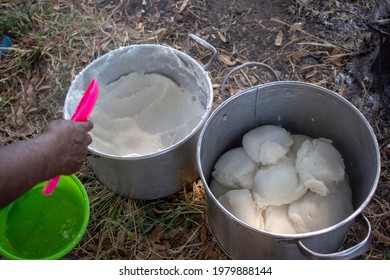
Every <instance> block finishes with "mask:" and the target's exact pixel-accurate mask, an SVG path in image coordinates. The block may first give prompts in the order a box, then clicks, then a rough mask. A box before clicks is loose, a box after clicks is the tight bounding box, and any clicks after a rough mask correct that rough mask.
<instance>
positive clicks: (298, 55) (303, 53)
mask: <svg viewBox="0 0 390 280" xmlns="http://www.w3.org/2000/svg"><path fill="white" fill-rule="evenodd" d="M308 54H309V52H308V51H307V50H305V49H300V50H298V51H296V52H294V53H293V54H292V55H291V59H292V61H294V62H298V61H299V60H300V59H301V58H302V57H305V56H307V55H308Z"/></svg>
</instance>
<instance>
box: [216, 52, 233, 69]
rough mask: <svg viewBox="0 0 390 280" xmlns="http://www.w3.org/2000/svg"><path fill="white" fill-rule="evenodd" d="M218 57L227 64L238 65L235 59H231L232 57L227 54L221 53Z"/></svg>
mask: <svg viewBox="0 0 390 280" xmlns="http://www.w3.org/2000/svg"><path fill="white" fill-rule="evenodd" d="M218 59H219V61H221V62H222V63H223V64H225V65H227V66H234V65H236V63H237V62H236V61H235V60H233V61H232V60H231V59H230V57H229V56H228V55H226V54H220V55H219V56H218Z"/></svg>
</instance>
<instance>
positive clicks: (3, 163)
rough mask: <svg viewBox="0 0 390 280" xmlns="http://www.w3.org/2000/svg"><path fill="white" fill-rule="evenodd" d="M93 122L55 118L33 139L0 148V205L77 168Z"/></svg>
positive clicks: (85, 153)
mask: <svg viewBox="0 0 390 280" xmlns="http://www.w3.org/2000/svg"><path fill="white" fill-rule="evenodd" d="M92 128H93V124H92V122H90V121H88V122H72V121H68V120H55V121H52V122H51V123H49V125H48V126H47V127H46V128H45V129H44V131H43V133H42V134H41V135H40V136H38V137H35V138H33V139H30V140H27V141H22V142H17V143H14V144H11V145H7V146H4V147H1V148H0V209H2V208H3V207H5V206H7V205H8V204H10V203H11V202H13V201H14V200H15V199H17V198H18V197H20V196H21V195H23V194H24V193H26V192H27V191H28V190H30V189H31V188H32V187H33V186H34V185H36V184H38V183H40V182H43V181H46V180H49V179H51V178H53V177H55V176H57V175H70V174H72V173H74V172H76V171H78V170H79V169H80V168H81V166H82V164H83V162H84V159H85V158H86V156H87V153H88V150H87V148H88V145H89V144H91V143H92V138H91V136H90V135H89V134H88V132H89V131H90V130H91V129H92Z"/></svg>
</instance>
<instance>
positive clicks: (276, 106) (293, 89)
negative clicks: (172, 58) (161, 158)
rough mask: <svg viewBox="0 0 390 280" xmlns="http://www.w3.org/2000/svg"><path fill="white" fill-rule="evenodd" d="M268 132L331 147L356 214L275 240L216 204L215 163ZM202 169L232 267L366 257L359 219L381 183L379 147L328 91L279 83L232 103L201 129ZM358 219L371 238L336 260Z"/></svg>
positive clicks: (216, 229)
mask: <svg viewBox="0 0 390 280" xmlns="http://www.w3.org/2000/svg"><path fill="white" fill-rule="evenodd" d="M225 80H226V79H225ZM265 124H273V125H280V126H282V127H284V128H285V129H287V130H288V131H290V132H291V133H299V134H305V135H308V136H311V137H314V138H317V137H325V138H329V139H332V140H333V143H334V145H335V147H336V148H337V149H338V150H339V151H340V152H341V154H342V156H343V158H344V161H345V165H346V172H347V174H348V176H349V178H350V185H351V188H352V192H353V206H354V212H353V214H351V215H350V216H349V217H347V218H345V219H344V220H343V221H341V222H339V223H338V224H336V225H334V226H332V227H329V228H326V229H323V230H319V231H315V232H309V233H304V234H273V233H269V232H266V231H263V230H260V229H256V228H253V227H251V226H248V225H247V224H245V223H243V222H241V221H240V220H238V219H237V218H235V217H234V216H232V215H231V214H230V213H229V212H228V211H227V210H226V209H225V208H224V207H223V206H222V205H221V204H220V203H219V201H218V200H217V198H216V196H214V194H213V193H212V192H211V190H210V187H209V183H210V178H211V172H212V170H213V166H214V164H215V162H216V160H217V159H218V158H219V157H220V156H221V155H222V154H223V153H224V152H226V151H228V150H230V149H232V148H234V147H238V146H241V145H242V144H241V140H242V137H243V135H244V134H245V133H246V132H248V131H249V130H251V129H253V128H255V127H258V126H261V125H265ZM197 163H198V168H199V172H200V176H201V179H202V181H203V183H204V186H205V189H206V204H207V218H208V223H209V226H210V228H211V231H212V233H213V234H214V236H215V238H216V240H217V241H218V243H219V244H220V246H221V247H222V248H223V250H224V251H225V252H226V253H227V254H228V255H229V256H230V257H232V258H233V259H305V258H314V259H351V258H354V257H357V256H359V255H361V254H362V253H363V252H364V251H365V250H367V248H368V246H369V244H370V241H371V227H370V223H369V221H368V220H367V219H366V218H365V217H364V216H363V215H362V214H361V213H362V211H363V209H364V208H365V207H366V205H367V204H368V203H369V201H370V199H371V198H372V196H373V194H374V192H375V189H376V186H377V183H378V180H379V175H380V155H379V147H378V144H377V140H376V137H375V134H374V133H373V131H372V129H371V127H370V125H369V123H368V122H367V120H366V119H365V118H364V116H363V115H362V114H361V113H360V112H359V111H358V110H357V109H356V108H355V107H354V106H353V105H352V104H350V103H349V102H348V101H347V100H346V99H344V98H343V97H341V96H339V95H338V94H336V93H334V92H332V91H330V90H327V89H325V88H322V87H319V86H315V85H312V84H308V83H303V82H289V81H276V82H271V83H267V84H263V85H260V86H256V87H251V88H249V89H246V90H244V91H242V92H240V93H238V94H236V95H234V96H233V97H230V98H229V99H227V100H226V101H225V102H224V103H222V104H221V105H220V106H219V107H218V108H217V109H216V110H215V111H214V112H213V113H212V114H211V116H210V117H209V119H208V120H207V122H206V123H205V125H204V127H203V129H202V132H201V135H200V138H199V142H198V147H197ZM357 217H358V219H356V220H357V221H359V222H361V223H362V225H363V226H364V227H365V228H366V230H367V236H366V237H365V238H364V240H363V241H361V242H360V243H359V244H357V245H355V246H354V247H352V248H349V249H347V250H345V251H342V252H337V250H339V248H340V247H341V245H342V243H343V241H344V239H345V238H346V236H347V232H348V230H349V229H350V227H351V225H352V224H353V223H354V221H355V218H357Z"/></svg>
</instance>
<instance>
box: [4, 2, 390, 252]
mask: <svg viewBox="0 0 390 280" xmlns="http://www.w3.org/2000/svg"><path fill="white" fill-rule="evenodd" d="M138 2H139V3H138ZM149 2H152V5H151V6H149V7H148V9H147V12H146V13H145V14H142V13H141V4H140V3H141V1H130V0H121V1H89V0H85V1H29V0H25V1H2V3H1V4H0V34H2V33H6V34H8V35H9V36H11V37H12V38H13V40H14V43H15V44H14V45H13V47H12V48H11V49H10V50H9V53H8V55H7V56H5V57H3V58H2V59H1V60H0V120H1V127H0V144H1V145H4V144H10V143H12V142H14V141H19V140H23V139H27V138H30V137H33V136H35V135H37V134H39V133H40V131H41V129H42V128H43V127H44V126H45V125H46V124H47V122H48V121H49V120H51V119H54V118H59V117H61V116H62V111H61V110H62V105H63V101H64V98H65V94H66V92H67V89H68V88H69V85H70V82H71V81H72V80H73V79H74V77H75V75H77V74H78V73H79V72H80V70H81V69H83V67H85V66H86V65H87V64H88V63H90V62H92V61H93V60H94V59H95V58H96V57H98V56H100V55H102V54H104V53H106V52H108V51H110V50H113V49H116V48H118V47H120V46H125V45H131V44H139V43H157V44H164V45H169V46H170V47H173V48H176V49H179V50H183V49H184V47H185V46H186V43H187V36H188V33H196V34H197V35H199V36H201V37H202V38H204V39H206V40H207V41H209V42H210V43H212V44H213V45H214V46H216V47H217V49H218V51H219V56H218V59H217V60H216V61H215V62H214V65H213V67H212V68H211V69H210V71H209V73H210V77H211V79H212V82H213V87H214V93H215V106H218V105H219V104H220V103H221V102H222V101H223V100H222V98H221V94H220V87H221V83H222V81H223V78H224V77H225V75H226V74H227V73H228V72H229V71H230V70H231V69H232V67H233V66H237V65H240V64H242V63H244V62H248V61H259V62H264V63H267V64H269V65H271V66H272V67H273V68H274V69H275V70H276V71H277V73H278V75H279V76H280V77H281V78H282V79H285V80H299V81H306V82H310V83H314V84H317V85H320V86H324V87H326V88H329V89H331V90H334V91H336V92H337V93H339V94H340V95H342V96H345V97H346V98H348V99H349V100H350V101H351V102H352V103H353V104H354V105H355V106H356V107H358V108H359V109H360V110H361V111H362V112H363V113H364V114H365V115H366V117H367V118H368V119H369V121H370V123H371V125H372V127H373V129H374V131H375V133H376V134H377V138H378V142H379V144H380V148H381V153H382V154H381V156H382V176H381V181H380V183H379V186H378V191H377V193H376V195H375V197H374V198H373V200H372V202H371V203H370V204H369V206H368V207H367V208H366V210H365V214H366V215H367V217H368V218H369V219H370V221H371V224H372V226H373V237H374V240H373V243H372V245H371V246H370V248H369V250H368V252H367V253H366V254H364V255H363V256H362V257H361V258H363V259H390V251H389V249H388V246H389V245H390V240H389V239H390V237H389V236H390V224H389V216H390V214H389V213H390V205H389V201H390V199H389V188H390V164H389V162H390V159H389V157H390V137H389V133H390V125H389V117H388V112H386V110H385V109H384V108H383V107H384V105H383V104H382V105H380V101H379V98H378V92H377V91H375V89H374V87H373V85H372V79H371V78H370V76H369V74H368V72H367V71H365V69H366V68H367V66H364V67H362V69H360V70H359V71H354V70H356V69H354V66H353V61H354V59H355V58H356V57H364V58H366V57H367V55H369V54H370V49H369V48H370V45H371V44H372V43H374V42H375V37H374V36H373V34H371V33H370V32H369V31H368V30H367V28H365V27H364V24H363V23H364V18H363V15H362V12H363V11H368V10H370V8H371V7H372V6H373V1H355V2H356V3H355V4H354V7H355V6H356V10H354V9H347V8H346V7H345V6H343V5H341V4H340V3H339V2H338V1H336V0H332V1H324V2H326V3H322V1H320V2H321V3H317V2H318V1H291V4H290V6H289V7H288V9H289V13H290V14H289V15H290V16H289V17H288V19H286V18H277V17H274V18H271V19H270V20H269V21H267V22H263V21H261V20H258V21H256V22H249V21H248V17H249V16H250V15H251V12H252V11H251V10H248V11H245V12H244V13H241V14H239V13H234V12H233V6H232V7H230V8H229V9H227V11H226V14H224V16H223V17H222V19H221V21H220V22H219V24H218V25H217V26H216V27H215V26H214V25H213V24H211V23H210V21H205V20H204V18H205V15H206V14H207V10H208V8H207V3H206V2H207V1H204V0H191V1H165V2H166V3H167V7H165V8H163V9H162V10H161V11H157V10H156V9H155V7H156V6H157V4H158V3H157V2H159V1H149ZM163 2H164V1H163ZM347 2H348V1H347ZM99 3H100V4H99ZM110 3H112V4H110ZM153 5H154V6H153ZM348 7H351V6H348ZM329 11H332V12H329ZM322 15H324V16H322ZM316 19H319V20H318V21H316ZM233 22H239V23H240V24H241V23H242V24H243V26H245V27H246V26H248V28H249V27H250V26H253V25H254V26H255V28H256V30H260V31H261V32H263V34H274V35H275V36H273V37H272V38H273V39H272V43H271V44H270V47H269V48H267V49H264V50H263V51H261V52H260V51H258V45H259V42H258V41H256V40H255V39H253V38H249V37H250V36H251V34H252V33H250V31H245V30H244V31H243V30H241V31H240V30H239V29H234V28H235V25H234V24H233ZM327 24H332V26H331V27H329V26H327ZM327 27H329V28H330V29H327ZM329 30H333V31H334V32H335V33H329ZM340 31H342V32H340ZM240 32H241V33H242V32H244V34H243V35H242V34H241V36H244V37H242V38H241V39H242V40H241V41H240V40H236V41H233V39H234V38H233V36H234V35H237V36H238V35H240V34H239V33H240ZM245 32H248V33H245ZM245 34H249V35H248V36H245ZM238 38H240V37H238ZM251 39H253V40H254V41H253V42H251ZM229 42H230V43H229ZM193 52H194V54H193V55H194V57H195V58H196V59H197V60H199V61H205V60H207V58H208V55H209V54H208V52H207V51H205V50H203V49H202V48H200V47H195V48H194V50H193ZM365 61H367V60H365ZM263 80H264V75H263V74H261V73H260V74H259V73H258V72H256V70H254V69H249V70H245V71H240V72H239V73H237V75H234V76H232V78H231V82H230V83H229V85H227V87H226V92H227V94H228V95H231V94H234V93H235V92H237V91H240V90H242V89H244V88H247V87H250V86H253V85H256V84H257V83H259V82H263ZM77 176H78V177H79V178H80V179H81V180H82V182H83V183H84V185H85V187H86V189H87V191H88V194H89V197H90V203H91V218H90V223H89V226H88V228H87V232H86V234H85V236H84V237H83V239H82V241H81V242H80V243H79V244H78V245H77V247H76V248H75V249H74V250H72V251H71V252H70V253H69V254H68V255H67V256H66V257H65V258H66V259H226V258H228V257H227V256H226V255H225V254H224V253H223V252H222V251H221V249H220V248H219V246H218V245H217V243H216V241H215V240H214V238H213V236H212V235H211V233H210V231H209V229H208V227H207V223H206V217H205V211H206V209H205V202H204V196H205V194H204V188H203V186H202V184H201V182H200V181H196V182H194V183H193V184H191V185H189V186H186V187H185V188H184V189H183V190H182V191H181V192H179V193H177V194H175V195H172V196H170V197H167V198H164V199H158V200H154V201H138V200H132V199H128V198H123V197H120V196H117V195H116V194H114V193H112V192H110V191H109V190H107V189H106V188H105V187H104V186H103V185H102V184H101V183H100V182H99V181H98V180H97V179H96V178H95V176H94V174H93V171H92V170H91V169H90V167H89V166H88V165H87V164H85V165H84V167H83V169H82V170H80V172H78V173H77ZM361 235H362V232H361V231H360V229H359V228H358V227H357V228H354V229H353V230H352V231H351V234H350V235H349V236H348V242H349V243H353V242H355V241H356V240H359V238H360V237H361Z"/></svg>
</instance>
